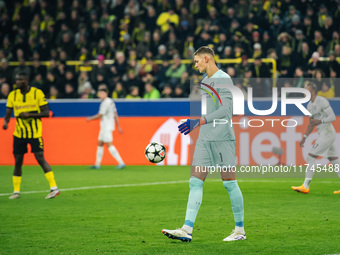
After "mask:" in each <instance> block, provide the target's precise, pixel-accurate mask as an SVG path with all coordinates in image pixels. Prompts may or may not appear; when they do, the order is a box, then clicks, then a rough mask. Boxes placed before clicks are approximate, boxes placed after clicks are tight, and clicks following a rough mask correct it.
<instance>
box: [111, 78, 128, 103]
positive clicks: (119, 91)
mask: <svg viewBox="0 0 340 255" xmlns="http://www.w3.org/2000/svg"><path fill="white" fill-rule="evenodd" d="M125 97H126V91H125V89H124V86H123V84H122V83H121V82H117V83H116V86H115V88H114V90H113V92H112V98H113V99H117V98H125Z"/></svg>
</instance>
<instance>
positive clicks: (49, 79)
mask: <svg viewBox="0 0 340 255" xmlns="http://www.w3.org/2000/svg"><path fill="white" fill-rule="evenodd" d="M44 85H45V86H43V89H42V91H43V92H44V93H45V94H47V93H48V92H49V91H50V88H51V87H52V86H54V87H56V88H57V90H58V91H60V92H62V91H64V82H63V81H62V80H61V79H59V78H58V76H56V75H54V73H53V72H51V71H48V72H47V75H46V82H45V83H44Z"/></svg>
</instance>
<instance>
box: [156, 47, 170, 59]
mask: <svg viewBox="0 0 340 255" xmlns="http://www.w3.org/2000/svg"><path fill="white" fill-rule="evenodd" d="M156 59H157V60H168V59H169V55H168V53H167V49H166V46H165V45H164V44H161V45H159V46H158V55H157V56H156Z"/></svg>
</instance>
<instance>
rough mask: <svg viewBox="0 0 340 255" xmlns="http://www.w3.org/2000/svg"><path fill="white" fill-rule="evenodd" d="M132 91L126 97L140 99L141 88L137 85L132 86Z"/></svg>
mask: <svg viewBox="0 0 340 255" xmlns="http://www.w3.org/2000/svg"><path fill="white" fill-rule="evenodd" d="M129 91H130V93H129V94H128V95H127V96H126V97H125V98H126V99H140V98H141V97H140V96H139V88H138V87H137V86H132V87H130V89H129Z"/></svg>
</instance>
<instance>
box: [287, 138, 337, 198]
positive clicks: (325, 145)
mask: <svg viewBox="0 0 340 255" xmlns="http://www.w3.org/2000/svg"><path fill="white" fill-rule="evenodd" d="M334 141H335V135H334V136H333V135H330V136H326V135H320V136H319V137H318V139H316V141H315V143H314V145H313V148H312V149H311V151H310V152H309V154H308V156H307V159H306V161H307V167H306V172H305V180H304V182H303V184H302V185H301V186H292V189H293V190H294V191H297V192H300V193H304V194H308V193H309V186H310V183H311V181H312V178H313V175H314V172H315V160H316V159H317V158H318V157H319V156H321V155H324V154H325V153H326V152H327V151H328V150H329V148H330V147H331V146H332V144H333V143H334Z"/></svg>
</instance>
